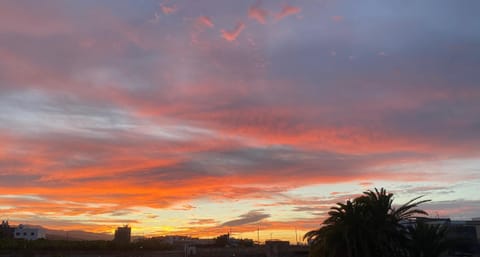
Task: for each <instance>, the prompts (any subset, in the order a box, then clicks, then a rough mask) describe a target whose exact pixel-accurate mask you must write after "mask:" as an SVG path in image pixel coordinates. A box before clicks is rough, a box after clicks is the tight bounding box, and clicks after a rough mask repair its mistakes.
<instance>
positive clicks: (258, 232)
mask: <svg viewBox="0 0 480 257" xmlns="http://www.w3.org/2000/svg"><path fill="white" fill-rule="evenodd" d="M257 242H258V244H260V226H258V227H257Z"/></svg>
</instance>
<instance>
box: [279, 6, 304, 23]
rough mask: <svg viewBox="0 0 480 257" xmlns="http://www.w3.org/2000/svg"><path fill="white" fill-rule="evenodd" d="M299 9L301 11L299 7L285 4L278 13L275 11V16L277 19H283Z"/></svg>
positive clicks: (296, 12) (298, 11) (297, 12)
mask: <svg viewBox="0 0 480 257" xmlns="http://www.w3.org/2000/svg"><path fill="white" fill-rule="evenodd" d="M301 11H302V9H301V8H300V7H296V6H292V5H285V6H284V7H283V8H282V10H281V11H280V12H279V13H277V15H276V16H275V18H276V19H277V20H281V19H283V18H285V17H287V16H290V15H296V14H299V13H300V12H301Z"/></svg>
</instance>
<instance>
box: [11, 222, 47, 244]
mask: <svg viewBox="0 0 480 257" xmlns="http://www.w3.org/2000/svg"><path fill="white" fill-rule="evenodd" d="M13 237H14V238H15V239H25V240H37V239H40V238H45V231H44V230H43V229H41V228H27V227H25V226H24V225H22V224H20V225H18V227H17V228H15V232H14V234H13Z"/></svg>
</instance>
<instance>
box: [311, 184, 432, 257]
mask: <svg viewBox="0 0 480 257" xmlns="http://www.w3.org/2000/svg"><path fill="white" fill-rule="evenodd" d="M418 199H419V197H417V198H414V199H412V200H410V201H408V202H407V203H405V204H403V205H401V206H399V207H398V208H395V207H394V206H393V194H391V193H387V191H386V190H385V189H384V188H381V189H380V190H378V189H375V191H372V190H369V191H366V192H364V193H363V195H362V196H359V197H357V198H355V199H354V200H353V201H347V203H346V204H342V203H337V205H336V206H334V207H332V208H331V211H330V212H329V213H328V218H327V219H326V220H325V221H324V222H323V223H322V226H321V228H320V229H318V230H313V231H310V232H308V233H307V234H306V235H305V238H306V239H308V240H309V242H311V246H312V248H311V256H322V257H324V256H325V257H340V256H348V257H360V256H365V257H370V256H372V257H376V256H379V257H381V256H391V257H397V256H407V255H408V253H407V252H406V250H405V246H406V242H407V240H408V238H407V236H406V234H407V231H406V227H405V226H404V225H405V222H406V221H408V220H409V219H411V218H414V217H415V216H417V215H426V214H427V213H426V212H425V211H423V210H421V209H418V208H417V207H418V205H419V204H422V203H425V202H427V201H429V200H422V201H418Z"/></svg>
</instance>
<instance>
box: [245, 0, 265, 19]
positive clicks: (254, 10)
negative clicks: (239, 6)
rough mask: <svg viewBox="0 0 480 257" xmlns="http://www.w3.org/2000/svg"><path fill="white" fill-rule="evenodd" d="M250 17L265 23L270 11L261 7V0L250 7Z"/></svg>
mask: <svg viewBox="0 0 480 257" xmlns="http://www.w3.org/2000/svg"><path fill="white" fill-rule="evenodd" d="M248 17H249V18H250V19H254V20H256V21H258V22H259V23H261V24H265V23H266V21H267V17H268V12H267V11H266V10H265V9H263V8H261V7H260V1H258V2H257V3H255V4H254V5H252V6H250V8H248Z"/></svg>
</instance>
